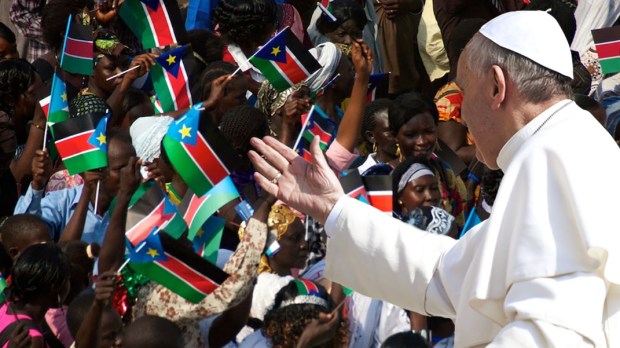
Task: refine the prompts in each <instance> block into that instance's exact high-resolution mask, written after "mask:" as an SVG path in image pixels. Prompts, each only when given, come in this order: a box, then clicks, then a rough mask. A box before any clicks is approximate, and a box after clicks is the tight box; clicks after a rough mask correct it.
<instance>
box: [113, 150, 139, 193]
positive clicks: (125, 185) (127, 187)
mask: <svg viewBox="0 0 620 348" xmlns="http://www.w3.org/2000/svg"><path fill="white" fill-rule="evenodd" d="M141 166H142V161H139V160H138V159H137V158H136V157H133V156H132V157H130V158H129V161H128V162H127V165H126V166H124V167H123V169H121V182H120V188H119V191H118V194H119V195H124V196H125V197H131V195H133V193H134V192H136V190H137V189H138V186H140V183H141V182H142V174H141V173H140V167H141Z"/></svg>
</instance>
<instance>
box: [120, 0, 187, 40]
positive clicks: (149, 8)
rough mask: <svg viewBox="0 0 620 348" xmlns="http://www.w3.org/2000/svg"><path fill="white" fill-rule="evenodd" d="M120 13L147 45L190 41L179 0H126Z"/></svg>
mask: <svg viewBox="0 0 620 348" xmlns="http://www.w3.org/2000/svg"><path fill="white" fill-rule="evenodd" d="M119 15H120V17H121V18H122V19H123V21H124V22H125V24H127V26H128V27H129V28H130V29H131V31H133V33H134V35H136V37H137V38H138V39H139V40H140V41H141V42H142V47H143V48H144V49H149V48H155V47H163V46H168V45H172V44H175V43H186V42H187V32H186V31H185V24H184V23H183V18H182V17H181V11H180V10H179V5H178V4H177V2H176V1H175V0H125V2H124V3H123V5H122V6H121V9H120V12H119Z"/></svg>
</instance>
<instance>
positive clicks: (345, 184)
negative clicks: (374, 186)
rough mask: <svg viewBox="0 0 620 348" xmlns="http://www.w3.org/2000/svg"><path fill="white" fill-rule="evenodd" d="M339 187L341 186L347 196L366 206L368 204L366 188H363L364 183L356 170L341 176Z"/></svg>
mask: <svg viewBox="0 0 620 348" xmlns="http://www.w3.org/2000/svg"><path fill="white" fill-rule="evenodd" d="M340 185H342V189H343V190H344V193H345V194H346V195H347V196H349V197H351V198H355V199H357V200H359V201H361V202H364V203H366V204H370V202H369V200H368V194H367V192H366V188H365V187H364V182H363V181H362V177H361V175H360V173H359V172H358V171H357V169H354V170H352V171H350V172H349V173H347V174H346V175H344V176H341V177H340Z"/></svg>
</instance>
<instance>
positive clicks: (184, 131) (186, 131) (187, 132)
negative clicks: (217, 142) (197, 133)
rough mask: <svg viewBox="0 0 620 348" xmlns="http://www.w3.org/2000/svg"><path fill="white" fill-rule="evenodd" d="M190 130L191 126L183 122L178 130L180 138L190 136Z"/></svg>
mask: <svg viewBox="0 0 620 348" xmlns="http://www.w3.org/2000/svg"><path fill="white" fill-rule="evenodd" d="M191 131H192V128H191V127H187V126H186V125H185V124H183V128H181V129H180V130H179V133H181V139H185V137H191V136H192V134H191Z"/></svg>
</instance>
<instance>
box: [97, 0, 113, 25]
mask: <svg viewBox="0 0 620 348" xmlns="http://www.w3.org/2000/svg"><path fill="white" fill-rule="evenodd" d="M118 8H119V2H118V0H107V1H103V2H102V3H101V4H99V6H98V7H97V9H96V12H95V18H96V19H97V23H98V24H101V25H105V24H107V23H109V22H110V21H111V20H112V19H114V17H115V16H116V15H117V14H118Z"/></svg>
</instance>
